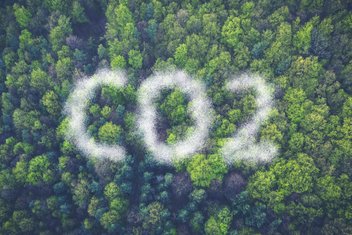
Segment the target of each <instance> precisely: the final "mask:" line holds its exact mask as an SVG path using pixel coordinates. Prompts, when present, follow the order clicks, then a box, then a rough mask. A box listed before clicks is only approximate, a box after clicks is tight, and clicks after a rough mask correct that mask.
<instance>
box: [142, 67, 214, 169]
mask: <svg viewBox="0 0 352 235" xmlns="http://www.w3.org/2000/svg"><path fill="white" fill-rule="evenodd" d="M174 87H178V88H180V90H181V91H183V92H184V93H185V94H187V95H188V96H189V97H190V105H189V111H190V113H191V116H192V118H193V119H194V121H195V127H194V131H193V133H191V134H190V135H187V136H186V138H185V139H184V140H182V141H179V142H178V143H175V144H172V145H167V144H165V143H162V142H160V141H159V140H158V133H157V130H156V120H157V112H156V107H155V101H156V99H157V97H158V95H159V94H160V91H161V90H162V89H166V88H174ZM205 91H206V89H205V87H204V86H203V84H202V83H201V82H199V81H196V80H193V79H191V78H190V77H189V76H188V75H187V74H186V73H184V72H182V71H175V72H172V73H156V74H155V75H153V76H151V77H149V78H148V79H147V80H145V81H144V82H143V83H142V85H141V87H140V89H139V91H138V101H139V117H138V127H139V129H140V130H141V132H142V134H143V136H144V141H145V144H146V146H147V148H148V149H149V151H151V152H152V153H153V155H154V156H155V157H156V159H157V160H158V161H160V162H163V163H166V164H171V163H172V161H174V160H179V159H183V158H186V157H189V156H191V155H192V154H194V153H195V152H197V151H198V150H200V149H201V148H202V147H204V145H205V142H206V139H207V137H208V134H209V129H210V126H211V124H212V121H213V110H212V108H211V102H210V101H209V99H208V98H207V96H206V92H205Z"/></svg>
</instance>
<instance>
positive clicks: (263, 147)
mask: <svg viewBox="0 0 352 235" xmlns="http://www.w3.org/2000/svg"><path fill="white" fill-rule="evenodd" d="M126 82H127V80H126V76H125V74H124V73H122V72H119V71H110V70H100V71H98V72H97V73H96V74H95V75H93V76H92V77H90V78H82V79H81V80H79V81H78V82H77V83H76V86H75V88H74V90H73V92H72V93H71V95H70V96H69V98H68V100H67V102H66V105H65V113H66V114H67V116H68V120H69V126H68V132H67V138H68V139H70V140H71V141H72V142H74V143H75V144H76V146H77V147H78V148H79V149H80V150H81V151H82V152H83V153H84V154H85V155H87V156H93V157H98V158H107V159H110V160H113V161H121V160H123V159H124V157H125V154H126V153H125V150H124V148H123V147H121V146H119V145H107V144H104V143H97V142H95V140H94V138H93V137H91V136H90V135H89V134H88V133H87V128H86V114H85V112H86V109H87V106H88V105H89V101H90V100H91V99H92V98H93V96H94V94H95V90H96V89H97V88H98V87H101V86H102V85H111V86H115V87H124V86H125V84H126ZM175 87H178V88H180V90H181V91H182V92H184V93H185V94H186V95H188V96H189V98H190V104H189V106H188V109H189V112H190V114H191V117H192V118H193V119H194V123H195V125H194V128H193V132H191V133H189V134H188V135H186V137H185V139H183V140H180V141H179V142H177V143H175V144H170V145H168V144H165V143H163V142H160V141H159V140H158V133H157V129H156V122H157V110H156V107H155V106H156V104H155V102H156V99H157V98H158V96H159V94H160V92H161V91H162V90H163V89H167V88H175ZM227 87H228V89H229V90H231V91H240V90H246V89H249V88H254V89H255V90H256V93H257V95H256V104H257V112H256V113H255V114H254V116H253V118H252V119H251V120H250V121H249V122H248V123H246V124H245V125H243V127H241V128H240V130H239V131H238V132H237V133H236V134H235V136H234V138H232V139H231V140H229V141H228V142H227V143H225V145H224V146H223V148H222V149H221V150H220V152H221V154H222V155H223V157H224V159H225V161H226V162H227V163H228V164H232V163H233V162H234V161H235V160H246V161H251V162H267V161H270V160H271V159H272V158H273V157H275V155H276V154H277V148H276V147H275V146H274V144H272V143H271V142H268V141H262V142H259V143H256V135H257V133H258V131H259V128H260V125H261V124H262V123H263V122H264V121H265V120H266V119H267V117H268V115H269V113H270V111H271V109H272V105H273V102H272V93H271V91H270V88H269V87H268V86H267V85H266V83H265V80H264V79H263V78H261V77H259V76H257V75H248V74H243V75H241V76H239V77H238V78H234V79H233V80H232V81H231V82H229V83H228V84H227ZM138 105H139V107H138V111H139V113H138V118H137V124H138V127H139V130H140V131H141V133H142V135H143V137H144V142H145V144H146V147H147V148H148V150H149V151H150V152H151V153H153V155H154V157H155V158H156V160H158V161H159V162H162V163H166V164H172V162H173V161H175V160H180V159H184V158H187V157H190V156H191V155H193V154H194V153H196V152H197V151H199V150H200V149H202V148H203V147H205V144H206V139H207V138H208V134H209V130H210V126H211V125H212V122H213V116H214V115H213V113H214V111H213V109H212V107H211V102H210V100H209V99H208V98H207V96H206V89H205V86H204V85H203V84H202V83H201V82H200V81H197V80H194V79H191V78H190V77H189V76H188V75H187V74H186V73H184V72H182V71H174V72H169V73H167V72H163V73H156V74H154V75H152V76H151V77H148V79H146V80H145V81H143V82H142V84H141V87H140V88H139V90H138Z"/></svg>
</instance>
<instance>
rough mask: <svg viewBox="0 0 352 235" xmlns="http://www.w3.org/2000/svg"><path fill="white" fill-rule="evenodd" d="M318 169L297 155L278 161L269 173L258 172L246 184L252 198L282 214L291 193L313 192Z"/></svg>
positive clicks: (311, 161)
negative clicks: (285, 201) (261, 201)
mask: <svg viewBox="0 0 352 235" xmlns="http://www.w3.org/2000/svg"><path fill="white" fill-rule="evenodd" d="M317 173H318V169H317V168H316V167H315V165H314V162H313V159H312V158H311V157H309V156H308V155H305V154H298V155H297V157H296V158H295V159H291V160H288V161H286V160H279V161H278V162H277V163H275V164H274V165H272V166H271V167H270V170H269V171H258V172H257V173H256V174H254V176H253V177H252V178H251V180H250V182H249V184H248V191H249V193H250V194H251V196H252V197H253V198H257V199H260V200H263V201H264V202H266V203H268V204H269V205H270V206H271V207H272V208H273V209H274V211H276V212H278V213H282V212H283V210H284V209H285V207H284V206H285V205H284V200H285V199H286V198H287V197H288V196H290V195H291V194H292V193H309V192H312V190H313V185H314V180H315V177H316V174H317Z"/></svg>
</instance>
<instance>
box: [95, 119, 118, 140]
mask: <svg viewBox="0 0 352 235" xmlns="http://www.w3.org/2000/svg"><path fill="white" fill-rule="evenodd" d="M121 132H122V129H121V127H120V126H118V125H116V124H113V123H112V122H107V123H105V124H104V125H103V126H101V127H100V128H99V133H98V136H99V140H100V141H103V142H106V143H110V144H112V143H116V142H118V141H120V139H121Z"/></svg>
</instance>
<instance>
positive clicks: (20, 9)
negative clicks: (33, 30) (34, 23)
mask: <svg viewBox="0 0 352 235" xmlns="http://www.w3.org/2000/svg"><path fill="white" fill-rule="evenodd" d="M13 10H14V14H15V17H16V21H17V23H18V24H19V25H20V26H21V27H22V28H26V27H27V26H28V24H29V22H30V20H31V17H32V14H31V13H30V12H29V11H28V10H27V9H26V8H25V7H24V6H19V5H18V4H16V3H15V4H14V5H13Z"/></svg>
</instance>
